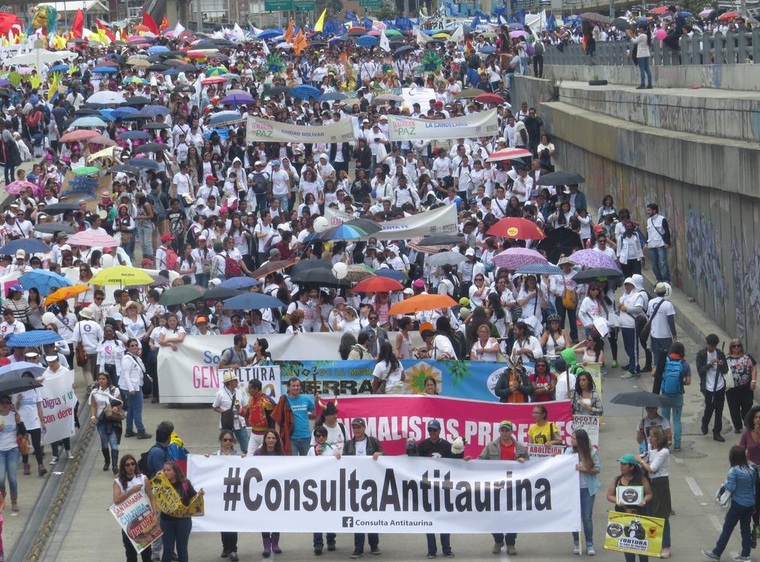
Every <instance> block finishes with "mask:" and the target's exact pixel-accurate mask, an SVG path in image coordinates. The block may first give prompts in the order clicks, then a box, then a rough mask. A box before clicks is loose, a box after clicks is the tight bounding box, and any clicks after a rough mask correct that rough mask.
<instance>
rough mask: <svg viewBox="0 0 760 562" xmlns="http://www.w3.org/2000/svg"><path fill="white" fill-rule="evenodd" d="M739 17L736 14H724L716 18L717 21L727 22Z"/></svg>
mask: <svg viewBox="0 0 760 562" xmlns="http://www.w3.org/2000/svg"><path fill="white" fill-rule="evenodd" d="M738 17H739V14H737V13H736V12H726V13H725V14H721V15H719V16H718V21H729V20H733V19H736V18H738Z"/></svg>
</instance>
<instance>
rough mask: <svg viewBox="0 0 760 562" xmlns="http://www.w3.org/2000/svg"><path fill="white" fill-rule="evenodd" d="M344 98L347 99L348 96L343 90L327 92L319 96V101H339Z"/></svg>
mask: <svg viewBox="0 0 760 562" xmlns="http://www.w3.org/2000/svg"><path fill="white" fill-rule="evenodd" d="M345 99H348V96H347V95H346V94H344V93H343V92H327V93H326V94H322V96H320V98H319V101H320V102H322V101H340V100H345Z"/></svg>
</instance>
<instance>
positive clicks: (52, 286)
mask: <svg viewBox="0 0 760 562" xmlns="http://www.w3.org/2000/svg"><path fill="white" fill-rule="evenodd" d="M18 281H19V283H21V286H22V287H23V288H24V289H25V290H27V291H28V290H29V289H37V290H38V291H39V292H40V295H43V296H46V295H49V294H50V293H52V292H53V291H55V290H56V289H60V288H61V287H70V286H71V285H72V284H73V283H72V282H71V281H69V280H68V279H67V278H66V277H63V276H61V275H58V274H57V273H53V272H51V271H48V270H46V269H34V270H32V271H30V272H28V273H24V274H23V275H22V276H21V277H19V279H18Z"/></svg>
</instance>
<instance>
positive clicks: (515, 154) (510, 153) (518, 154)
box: [486, 148, 533, 162]
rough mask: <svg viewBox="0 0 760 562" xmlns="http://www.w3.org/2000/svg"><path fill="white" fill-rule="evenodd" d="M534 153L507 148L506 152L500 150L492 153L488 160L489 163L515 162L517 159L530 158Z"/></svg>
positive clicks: (523, 149)
mask: <svg viewBox="0 0 760 562" xmlns="http://www.w3.org/2000/svg"><path fill="white" fill-rule="evenodd" d="M532 156H533V153H532V152H531V151H530V150H527V149H525V148H505V149H504V150H498V151H496V152H492V153H491V155H490V156H489V157H488V158H486V161H488V162H501V161H502V160H514V159H516V158H530V157H532Z"/></svg>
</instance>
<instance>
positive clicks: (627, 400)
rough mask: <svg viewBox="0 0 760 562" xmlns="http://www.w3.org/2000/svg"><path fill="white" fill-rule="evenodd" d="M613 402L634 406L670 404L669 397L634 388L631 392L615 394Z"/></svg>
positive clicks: (645, 406)
mask: <svg viewBox="0 0 760 562" xmlns="http://www.w3.org/2000/svg"><path fill="white" fill-rule="evenodd" d="M610 402H612V403H613V404H622V405H624V406H636V407H639V408H647V407H653V408H659V407H661V406H668V405H669V404H670V401H669V399H668V398H667V397H666V396H663V395H661V394H654V393H653V392H648V391H646V390H635V391H633V392H621V393H620V394H618V395H616V396H615V397H614V398H613V399H612V400H610Z"/></svg>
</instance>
